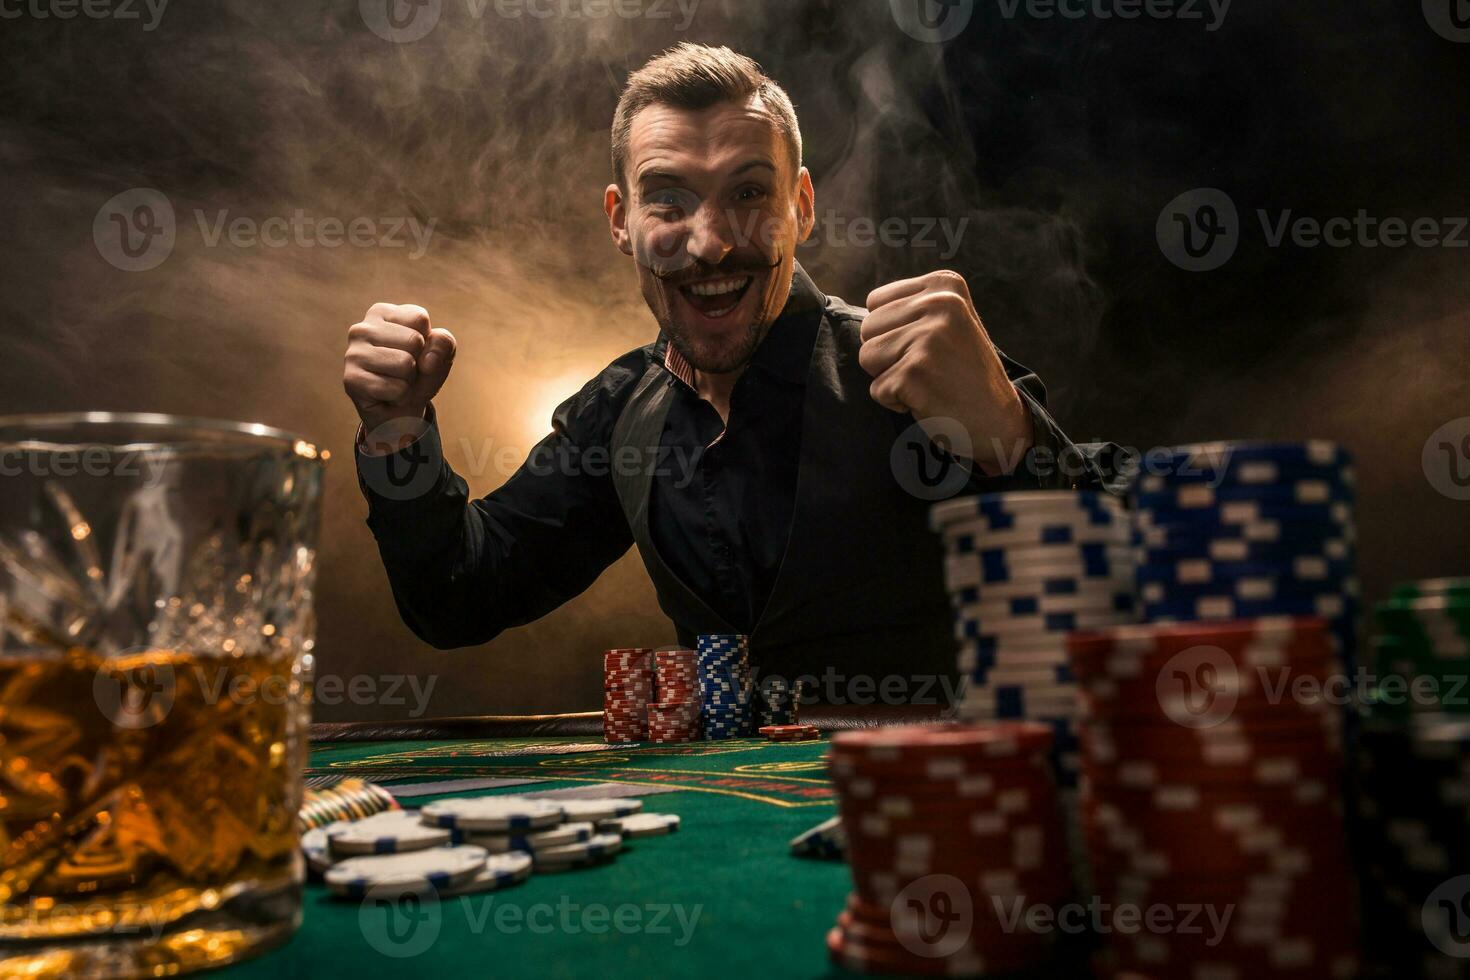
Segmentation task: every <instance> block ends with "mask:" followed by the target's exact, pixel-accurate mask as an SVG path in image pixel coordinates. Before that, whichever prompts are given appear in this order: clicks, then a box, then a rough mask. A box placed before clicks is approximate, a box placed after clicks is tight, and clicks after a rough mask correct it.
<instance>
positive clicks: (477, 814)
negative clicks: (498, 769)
mask: <svg viewBox="0 0 1470 980" xmlns="http://www.w3.org/2000/svg"><path fill="white" fill-rule="evenodd" d="M563 812H564V811H563V810H562V807H561V806H560V804H558V803H556V802H553V801H551V800H539V799H533V798H531V797H527V796H472V797H459V798H455V799H448V800H436V801H434V802H433V803H427V804H425V805H424V808H423V811H422V813H423V821H424V823H425V824H427V825H428V826H431V827H445V828H455V829H458V830H463V831H467V832H471V833H472V832H475V831H497V832H509V831H516V830H521V831H525V830H539V829H542V828H545V827H553V826H555V825H557V824H559V823H561V822H562V819H563Z"/></svg>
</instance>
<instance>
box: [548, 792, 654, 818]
mask: <svg viewBox="0 0 1470 980" xmlns="http://www.w3.org/2000/svg"><path fill="white" fill-rule="evenodd" d="M557 802H558V803H559V804H561V807H562V809H563V810H564V811H566V815H567V819H568V820H587V821H591V822H593V823H596V822H597V821H599V820H611V819H613V818H614V817H628V816H632V815H633V814H635V813H637V812H639V811H640V810H642V809H643V801H642V800H630V799H618V798H615V797H609V798H606V799H586V800H578V799H564V800H558V801H557Z"/></svg>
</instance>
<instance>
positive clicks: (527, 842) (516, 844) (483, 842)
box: [465, 821, 596, 854]
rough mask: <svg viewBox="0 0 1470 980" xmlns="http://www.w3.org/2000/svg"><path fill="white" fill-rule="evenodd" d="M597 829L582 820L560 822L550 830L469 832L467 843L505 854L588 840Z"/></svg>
mask: <svg viewBox="0 0 1470 980" xmlns="http://www.w3.org/2000/svg"><path fill="white" fill-rule="evenodd" d="M595 829H596V828H594V827H593V825H592V824H591V823H588V822H585V821H582V822H577V823H564V824H558V825H557V826H555V827H551V828H550V829H548V830H537V831H533V832H531V833H528V834H468V835H466V837H465V843H466V844H474V845H475V846H477V847H483V848H484V849H485V850H487V851H489V852H490V853H491V854H504V853H507V852H509V851H536V850H539V849H541V848H544V847H556V846H559V845H561V844H575V843H576V842H577V841H583V840H586V839H587V838H589V837H591V836H592V834H593V833H594V832H595Z"/></svg>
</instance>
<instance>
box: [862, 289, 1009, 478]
mask: <svg viewBox="0 0 1470 980" xmlns="http://www.w3.org/2000/svg"><path fill="white" fill-rule="evenodd" d="M861 336H862V342H863V343H862V348H861V350H859V352H858V362H859V363H860V364H861V365H862V366H863V370H865V371H867V372H868V373H869V374H871V375H872V376H873V379H874V380H873V384H872V386H871V387H870V388H869V391H870V392H871V394H872V396H873V399H874V401H876V402H878V404H880V405H882V406H883V407H884V408H887V409H890V410H892V411H895V412H908V413H911V414H912V415H913V416H914V417H915V418H916V419H918V420H919V421H920V422H926V420H942V419H954V420H955V421H956V422H958V423H959V424H960V426H961V427H963V428H964V429H965V431H966V432H968V433H969V435H970V443H971V446H972V454H971V455H972V458H973V459H974V461H975V463H976V464H977V465H978V466H979V467H980V468H981V470H983V471H984V472H985V473H986V474H988V475H991V476H994V475H997V474H1000V473H1004V472H1007V471H1009V470H1010V469H1012V468H1014V466H1015V465H1016V463H1017V462H1019V461H1020V459H1021V457H1022V456H1023V455H1024V454H1025V452H1026V450H1028V449H1030V448H1031V445H1032V442H1033V440H1034V435H1035V434H1034V432H1033V431H1032V423H1031V413H1030V412H1029V411H1028V410H1027V408H1026V406H1025V404H1024V403H1023V402H1022V401H1021V396H1020V394H1019V393H1018V392H1017V391H1016V386H1015V385H1013V384H1011V381H1010V379H1009V378H1008V377H1007V376H1006V370H1005V365H1004V364H1002V363H1001V360H1000V355H999V354H998V353H996V350H995V345H994V344H992V343H991V342H990V336H989V334H987V333H986V332H985V327H984V325H983V324H982V323H981V322H980V315H979V314H978V313H976V312H975V304H974V303H973V302H972V301H971V300H970V288H969V286H968V285H966V283H965V279H964V277H963V276H961V275H960V274H959V273H957V272H948V271H940V272H931V273H929V274H928V275H927V276H920V277H918V278H917V279H904V280H902V281H900V282H895V283H889V284H888V285H887V286H882V287H880V288H878V289H875V290H874V291H873V292H871V293H869V294H868V316H867V319H865V320H864V321H863V326H862V333H861ZM935 428H936V429H940V428H942V426H941V425H939V424H937V423H936V426H935ZM925 429H926V431H928V432H929V435H930V437H931V438H933V437H935V436H937V435H939V432H938V431H933V430H930V426H929V425H927V424H926V425H925Z"/></svg>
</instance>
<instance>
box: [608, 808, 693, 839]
mask: <svg viewBox="0 0 1470 980" xmlns="http://www.w3.org/2000/svg"><path fill="white" fill-rule="evenodd" d="M597 829H598V830H601V831H604V832H606V833H609V834H622V835H623V836H624V837H658V836H660V835H662V834H672V833H673V832H674V831H676V830H678V829H679V817H678V816H677V815H676V814H673V813H635V814H633V815H631V816H627V817H613V818H611V819H609V820H599V821H598V822H597Z"/></svg>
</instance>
